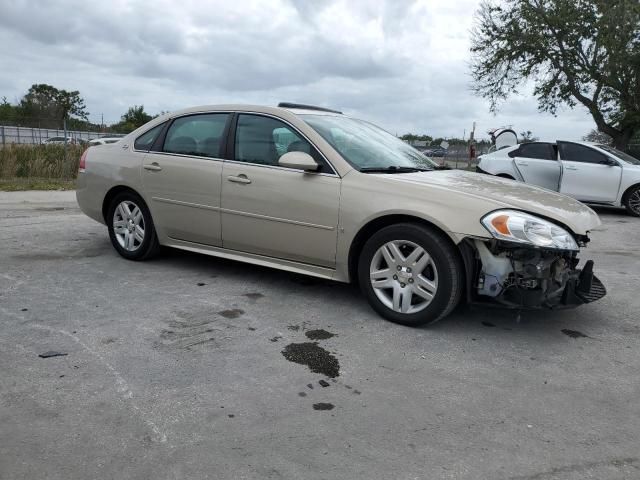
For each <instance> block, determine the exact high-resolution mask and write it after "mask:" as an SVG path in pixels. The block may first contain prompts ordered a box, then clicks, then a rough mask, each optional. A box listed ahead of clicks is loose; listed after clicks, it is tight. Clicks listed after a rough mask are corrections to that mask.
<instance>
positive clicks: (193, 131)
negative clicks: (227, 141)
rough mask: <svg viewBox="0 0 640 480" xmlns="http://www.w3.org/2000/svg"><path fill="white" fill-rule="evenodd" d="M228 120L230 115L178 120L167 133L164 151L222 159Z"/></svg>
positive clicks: (191, 116) (209, 114) (215, 114)
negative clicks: (225, 128)
mask: <svg viewBox="0 0 640 480" xmlns="http://www.w3.org/2000/svg"><path fill="white" fill-rule="evenodd" d="M228 118H229V114H228V113H207V114H200V115H190V116H188V117H180V118H177V119H175V120H174V121H173V123H172V124H171V126H170V127H169V130H168V131H167V137H166V138H165V141H164V147H163V149H162V150H163V151H164V152H167V153H178V154H182V155H195V156H199V157H210V158H220V157H221V151H222V145H223V143H224V138H223V137H224V127H225V125H226V124H227V120H228Z"/></svg>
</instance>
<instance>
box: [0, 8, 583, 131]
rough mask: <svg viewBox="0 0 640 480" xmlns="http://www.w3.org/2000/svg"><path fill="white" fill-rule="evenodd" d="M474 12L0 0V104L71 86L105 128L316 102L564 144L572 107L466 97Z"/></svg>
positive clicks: (410, 126) (396, 122)
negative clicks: (136, 113) (194, 109)
mask: <svg viewBox="0 0 640 480" xmlns="http://www.w3.org/2000/svg"><path fill="white" fill-rule="evenodd" d="M476 7H477V2H475V1H471V0H464V1H458V2H452V1H408V0H407V1H403V0H388V1H384V0H380V1H373V0H371V1H369V0H351V1H349V0H335V1H333V0H271V1H258V0H238V1H236V2H230V1H226V0H218V1H210V2H200V1H195V0H182V1H180V2H175V1H171V2H170V1H166V0H165V1H154V2H150V1H148V0H139V1H129V2H127V1H123V0H119V1H113V2H97V3H96V2H84V1H80V0H61V1H58V2H50V3H49V2H42V4H40V5H33V2H26V1H24V0H14V1H13V2H12V3H10V4H9V3H8V2H6V3H5V4H4V5H3V8H2V16H0V44H2V45H3V49H2V50H1V51H0V65H1V66H2V68H1V70H0V96H2V95H6V96H7V97H8V98H9V99H10V100H14V99H17V98H19V97H20V96H21V95H23V94H24V92H25V91H26V90H27V89H28V88H29V86H30V85H31V84H33V83H49V84H52V85H55V86H57V87H59V88H65V89H72V90H80V92H81V94H82V95H83V96H84V98H85V99H86V103H87V106H88V109H89V111H90V112H91V118H92V119H93V120H94V121H95V120H98V119H99V118H100V114H104V117H105V119H107V120H109V121H117V120H118V118H119V116H120V115H121V114H122V113H123V112H124V111H125V110H126V109H127V107H128V106H130V105H133V104H144V105H145V108H146V110H147V111H149V112H152V113H153V112H158V111H161V110H172V109H177V108H182V107H185V106H191V105H198V104H209V103H229V102H239V103H259V104H275V103H277V102H278V101H300V102H305V103H317V104H322V105H327V106H332V107H336V108H340V109H343V110H344V111H346V112H349V113H353V114H355V115H358V116H359V117H362V118H366V119H369V120H371V121H374V122H375V123H379V124H380V125H382V126H383V127H384V128H386V129H388V130H390V131H392V132H398V133H403V132H407V131H412V132H416V133H429V134H431V135H434V136H461V135H462V132H463V130H466V131H467V132H468V131H469V128H470V127H471V124H472V122H473V121H477V123H478V132H479V133H480V134H484V132H485V131H486V130H487V129H489V128H491V127H496V126H501V125H505V124H512V125H514V127H515V128H516V129H517V130H518V131H521V130H532V131H533V132H534V134H535V135H537V136H540V137H541V138H547V139H555V138H556V137H558V138H566V139H576V138H580V137H581V136H582V135H584V134H585V133H586V132H587V131H588V130H589V129H590V128H592V121H591V119H590V117H589V116H588V115H587V114H586V112H584V111H583V110H573V111H571V110H567V111H563V112H561V113H560V114H559V116H558V118H554V117H552V116H550V115H542V114H539V113H538V112H537V111H536V101H535V99H533V98H531V97H525V96H520V97H512V98H510V99H509V100H508V101H507V102H506V103H505V104H504V106H503V107H502V109H501V111H500V113H499V114H498V115H497V116H495V117H494V116H493V115H491V114H490V113H489V111H488V104H487V103H486V102H485V101H484V100H482V99H479V98H477V97H475V96H473V94H472V93H471V92H470V89H469V84H470V77H469V76H468V63H469V61H470V57H469V55H470V53H469V30H470V29H471V26H472V18H473V10H474V9H475V8H476Z"/></svg>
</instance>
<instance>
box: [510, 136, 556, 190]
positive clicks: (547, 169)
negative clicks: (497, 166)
mask: <svg viewBox="0 0 640 480" xmlns="http://www.w3.org/2000/svg"><path fill="white" fill-rule="evenodd" d="M509 155H510V156H513V155H515V157H514V159H513V161H514V163H515V165H516V169H517V170H518V171H519V172H520V175H522V178H523V179H524V181H525V183H529V184H531V185H538V186H539V187H544V188H548V189H549V190H555V191H556V192H557V191H558V188H559V185H560V163H559V162H558V160H557V154H556V150H555V147H554V145H553V144H551V143H545V142H532V143H523V144H522V145H520V147H519V148H518V149H517V150H515V151H513V152H511V153H510V154H509Z"/></svg>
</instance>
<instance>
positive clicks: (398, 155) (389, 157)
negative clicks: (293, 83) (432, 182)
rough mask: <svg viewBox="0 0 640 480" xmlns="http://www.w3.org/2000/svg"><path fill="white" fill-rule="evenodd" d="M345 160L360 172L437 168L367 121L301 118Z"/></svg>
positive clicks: (407, 146) (332, 116) (304, 116)
mask: <svg viewBox="0 0 640 480" xmlns="http://www.w3.org/2000/svg"><path fill="white" fill-rule="evenodd" d="M300 117H302V118H303V119H304V121H305V122H307V123H308V124H309V125H310V126H311V127H312V128H313V129H314V130H315V131H316V132H318V133H319V134H320V135H321V136H322V138H324V139H325V140H326V141H327V142H328V143H329V144H330V145H331V146H332V147H333V148H335V149H336V151H337V152H338V153H339V154H340V155H342V157H343V158H344V159H345V160H346V161H347V162H349V163H350V164H351V165H353V166H354V167H355V168H357V169H358V170H360V171H376V170H387V169H389V170H395V171H397V172H398V173H402V172H403V171H407V170H433V169H434V168H436V167H437V164H436V163H434V162H432V161H431V160H429V159H428V158H427V157H426V156H424V155H423V154H422V153H420V152H419V151H418V150H416V149H415V148H413V147H412V146H410V145H408V144H407V143H405V142H403V141H402V140H400V139H399V138H396V137H394V136H393V135H391V134H390V133H388V132H386V131H384V130H382V129H381V128H379V127H376V126H375V125H373V124H371V123H369V122H365V121H363V120H356V119H354V118H349V117H344V116H337V115H336V116H334V115H308V114H306V115H300Z"/></svg>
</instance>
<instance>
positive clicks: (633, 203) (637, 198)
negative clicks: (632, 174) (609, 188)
mask: <svg viewBox="0 0 640 480" xmlns="http://www.w3.org/2000/svg"><path fill="white" fill-rule="evenodd" d="M624 207H625V208H626V209H627V212H628V213H629V214H630V215H633V216H634V217H640V185H636V186H635V187H634V188H633V190H631V191H630V192H629V194H628V195H627V197H626V199H625V201H624Z"/></svg>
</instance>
